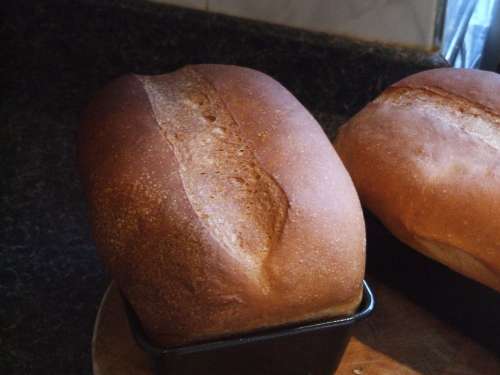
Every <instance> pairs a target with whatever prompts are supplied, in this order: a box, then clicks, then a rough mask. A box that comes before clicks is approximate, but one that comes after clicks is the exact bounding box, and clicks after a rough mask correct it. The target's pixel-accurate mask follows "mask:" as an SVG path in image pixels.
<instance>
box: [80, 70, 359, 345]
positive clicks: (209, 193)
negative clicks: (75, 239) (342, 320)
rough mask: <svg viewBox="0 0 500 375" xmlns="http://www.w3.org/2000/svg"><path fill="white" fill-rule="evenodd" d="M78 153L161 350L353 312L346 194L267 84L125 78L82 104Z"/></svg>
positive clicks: (234, 75)
mask: <svg viewBox="0 0 500 375" xmlns="http://www.w3.org/2000/svg"><path fill="white" fill-rule="evenodd" d="M79 150H80V161H81V170H82V175H83V177H84V181H85V184H86V190H87V193H88V196H89V203H90V209H91V219H92V222H93V229H94V237H95V239H96V242H97V246H98V250H99V252H100V254H101V256H102V257H103V259H104V261H105V263H106V265H107V266H108V268H109V269H110V272H111V274H112V276H113V277H114V278H115V279H116V281H117V283H118V285H119V286H120V288H121V289H122V291H123V292H124V294H125V295H126V296H127V298H128V299H129V301H130V302H131V304H132V306H133V307H134V309H135V310H136V312H137V313H138V315H139V318H140V319H141V322H142V324H143V325H144V327H145V329H146V332H147V333H148V334H149V335H150V337H152V338H153V339H154V340H156V341H157V342H158V343H161V344H164V345H178V344H182V343H185V342H193V341H198V340H203V339H207V338H210V337H217V336H223V335H227V334H234V333H239V332H247V331H250V330H254V329H261V328H265V327H270V326H277V325H282V324H289V323H291V322H297V321H301V320H309V319H315V318H322V317H327V316H333V315H339V314H346V313H349V312H351V311H352V310H353V309H354V308H355V307H356V306H357V305H358V303H359V300H360V297H361V281H362V278H363V274H364V247H365V234H364V223H363V218H362V213H361V209H360V205H359V201H358V199H357V195H356V192H355V190H354V187H353V185H352V182H351V180H350V178H349V176H348V174H347V172H346V171H345V169H344V167H343V165H342V163H341V162H340V160H339V158H338V157H337V155H336V153H335V151H334V150H333V148H332V146H331V145H330V143H329V141H328V139H327V137H326V136H325V134H324V133H323V131H322V129H321V128H320V126H319V125H318V124H317V123H316V122H315V121H314V119H313V118H312V116H311V115H310V114H309V113H308V112H307V111H306V110H305V109H304V108H303V107H302V106H301V105H300V103H299V102H298V101H297V100H296V99H295V98H294V97H293V96H292V95H291V94H290V93H289V92H288V91H287V90H286V89H284V88H283V87H282V86H281V85H279V84H278V83H277V82H276V81H274V80H272V79H271V78H269V77H268V76H266V75H264V74H262V73H259V72H256V71H254V70H250V69H245V68H240V67H234V66H220V65H199V66H189V67H186V68H183V69H180V70H178V71H176V72H174V73H171V74H166V75H160V76H127V77H124V78H121V79H119V80H117V81H115V82H114V83H112V84H111V85H110V86H108V87H107V88H106V89H105V90H104V91H103V92H102V93H101V94H100V95H99V96H98V97H97V98H96V99H95V100H94V101H93V103H92V104H91V106H90V108H89V111H88V114H87V117H86V119H85V121H84V124H83V126H82V130H81V134H80V147H79Z"/></svg>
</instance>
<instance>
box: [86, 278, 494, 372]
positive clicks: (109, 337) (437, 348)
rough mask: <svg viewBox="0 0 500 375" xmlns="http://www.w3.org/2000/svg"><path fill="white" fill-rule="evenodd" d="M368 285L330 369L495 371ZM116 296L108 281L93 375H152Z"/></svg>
mask: <svg viewBox="0 0 500 375" xmlns="http://www.w3.org/2000/svg"><path fill="white" fill-rule="evenodd" d="M370 286H371V287H372V289H374V292H375V296H376V299H377V307H376V310H375V313H374V314H373V315H372V316H370V317H369V318H368V319H367V320H365V321H364V322H362V323H360V324H358V325H357V326H356V327H355V328H354V332H353V337H352V338H351V340H350V342H349V344H348V346H347V349H346V352H345V354H344V356H343V358H342V361H341V364H340V366H339V369H338V370H337V372H336V374H340V375H379V374H380V375H382V374H383V375H391V374H398V375H399V374H403V375H406V374H408V375H410V374H412V375H413V374H426V375H427V374H429V375H431V374H432V375H434V374H439V375H499V374H500V359H499V358H498V357H497V355H496V354H494V353H493V352H491V351H488V350H487V349H486V348H484V347H482V346H481V345H479V344H478V343H477V342H475V341H473V340H472V339H470V338H468V337H466V336H464V335H462V334H461V333H460V332H459V331H457V330H456V329H455V328H454V327H452V326H451V325H448V324H447V323H446V322H443V321H440V320H438V319H437V318H436V317H434V316H433V315H432V314H431V313H429V312H427V311H426V310H424V309H422V308H421V307H420V306H419V305H417V304H415V303H414V302H412V301H411V300H409V299H408V298H406V297H405V296H404V295H402V294H401V293H399V292H398V291H395V290H393V289H391V288H390V287H388V286H387V285H385V284H384V283H383V282H380V281H376V280H371V282H370ZM120 298H121V297H120V295H119V293H118V291H117V289H116V288H115V287H114V286H113V284H112V285H111V286H110V287H109V288H108V290H107V292H106V294H105V295H104V297H103V300H102V303H101V306H100V309H99V312H98V315H97V319H96V323H95V328H94V336H93V340H92V359H93V368H94V375H153V371H152V369H151V365H150V363H149V361H148V358H147V357H146V356H145V354H144V353H143V352H141V350H140V349H139V348H138V347H137V346H136V345H135V343H134V341H133V338H132V336H131V333H130V330H129V327H128V323H127V320H126V316H125V312H124V310H123V306H122V301H121V299H120ZM207 375H212V374H207ZM214 375H215V374H214ZM256 375H257V374H256Z"/></svg>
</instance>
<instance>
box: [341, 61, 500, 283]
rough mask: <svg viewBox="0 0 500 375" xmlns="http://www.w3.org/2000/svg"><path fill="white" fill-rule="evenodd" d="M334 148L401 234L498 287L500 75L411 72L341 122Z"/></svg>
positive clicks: (372, 205)
mask: <svg viewBox="0 0 500 375" xmlns="http://www.w3.org/2000/svg"><path fill="white" fill-rule="evenodd" d="M335 148H336V150H337V152H338V153H339V155H340V157H341V159H342V160H343V162H344V164H345V166H346V168H347V170H348V171H349V173H350V175H351V177H352V178H353V181H354V184H355V186H356V188H357V191H358V193H359V195H360V198H361V202H362V204H363V205H366V207H368V208H369V209H370V210H371V211H372V212H373V213H374V214H375V215H376V216H378V218H379V219H380V220H381V221H382V222H383V223H384V224H385V226H386V227H387V228H388V229H389V230H390V231H391V232H392V233H393V234H394V235H395V236H396V237H398V238H399V239H400V240H402V241H403V242H405V243H407V244H408V245H410V246H411V247H413V248H415V249H416V250H418V251H420V252H422V253H423V254H425V255H427V256H429V257H431V258H433V259H435V260H437V261H439V262H441V263H443V264H445V265H447V266H448V267H450V268H451V269H453V270H455V271H457V272H460V273H462V274H463V275H466V276H468V277H471V278H473V279H475V280H477V281H479V282H481V283H483V284H485V285H488V286H490V287H491V288H494V289H496V290H498V291H500V75H498V74H495V73H491V72H485V71H478V70H463V69H452V68H445V69H435V70H430V71H426V72H422V73H418V74H415V75H413V76H410V77H408V78H406V79H403V80H402V81H400V82H398V83H396V84H395V85H393V86H391V87H390V88H388V89H387V90H385V91H384V92H383V93H382V94H381V95H380V96H379V97H378V98H377V99H376V100H375V101H373V102H372V103H370V104H369V105H367V106H366V107H365V108H364V109H363V110H362V111H361V112H359V113H358V114H357V115H356V116H354V117H353V118H352V119H351V120H350V121H349V122H348V123H347V124H345V125H344V126H343V127H342V128H341V129H340V131H339V134H338V136H337V138H336V140H335Z"/></svg>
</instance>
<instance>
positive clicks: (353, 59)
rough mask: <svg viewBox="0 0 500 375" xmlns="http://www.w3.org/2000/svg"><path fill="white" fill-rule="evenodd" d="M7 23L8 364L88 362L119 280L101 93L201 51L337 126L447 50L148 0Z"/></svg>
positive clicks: (83, 367) (0, 350)
mask: <svg viewBox="0 0 500 375" xmlns="http://www.w3.org/2000/svg"><path fill="white" fill-rule="evenodd" d="M2 8H3V15H4V16H5V18H4V21H5V22H4V23H3V24H2V25H1V26H0V27H1V31H0V32H1V35H0V36H1V39H0V40H2V50H3V52H4V54H3V58H2V63H1V65H0V68H1V77H2V85H1V87H2V93H3V95H2V96H1V108H0V110H1V112H0V113H1V125H0V140H2V147H1V151H0V157H1V158H0V163H1V170H2V172H3V174H2V176H1V185H0V186H1V192H2V194H1V200H0V212H1V217H0V340H1V341H0V374H90V373H91V360H90V340H91V334H92V325H93V321H94V318H95V313H96V310H97V305H98V302H99V299H100V296H101V294H102V292H103V291H104V288H105V286H106V283H107V279H106V277H105V275H104V272H103V270H102V268H101V265H100V263H99V262H98V260H97V258H96V255H95V250H94V245H93V242H92V240H91V237H90V233H89V227H88V224H87V218H86V214H85V204H84V201H83V195H82V192H81V189H80V184H79V180H78V177H77V174H76V171H75V168H74V164H75V158H74V156H75V143H74V138H75V133H76V129H77V127H78V123H79V116H80V114H81V111H82V109H83V108H84V106H85V104H86V103H87V102H88V100H89V97H90V96H91V95H92V93H94V92H95V91H96V90H97V89H98V88H99V87H100V86H102V85H103V84H104V83H105V82H107V81H109V80H110V79H112V78H114V77H117V76H119V75H121V74H124V73H127V72H137V73H142V74H152V73H161V72H168V71H171V70H174V69H176V68H178V67H181V66H183V65H185V64H190V63H226V64H239V65H244V66H248V67H253V68H255V69H259V70H262V71H264V72H266V73H268V74H270V75H271V76H273V77H274V78H276V79H277V80H279V81H280V82H282V83H283V84H284V85H285V86H286V87H287V88H288V89H290V91H292V92H293V94H295V95H296V96H297V97H298V98H299V100H300V101H301V102H302V103H303V104H304V105H305V106H306V107H307V108H308V109H309V110H310V111H311V112H312V113H313V115H314V116H315V117H316V118H317V119H318V121H319V122H320V123H321V124H322V125H323V126H324V128H325V129H326V130H327V132H328V133H329V135H331V136H332V135H333V134H334V132H335V129H336V127H337V126H338V125H339V124H340V123H342V122H343V121H344V120H345V119H346V118H347V117H348V116H350V115H352V114H353V113H355V112H356V111H357V110H358V109H359V108H361V107H362V106H363V105H364V104H365V103H366V102H367V101H368V100H369V99H371V98H372V97H374V96H375V95H376V94H377V93H378V92H380V91H381V90H382V89H383V88H384V87H386V86H387V85H389V84H390V83H392V82H394V81H397V80H398V79H400V78H402V77H404V76H407V75H409V74H411V73H414V72H416V71H420V70H423V69H429V68H432V67H436V66H439V65H442V64H443V62H442V60H441V59H440V58H439V57H437V56H428V55H423V54H420V53H419V52H414V51H408V50H404V49H388V48H384V47H381V46H378V45H373V44H362V43H354V42H352V41H348V40H343V39H336V38H332V37H329V36H326V35H318V34H314V35H311V34H305V33H303V32H299V31H293V30H289V29H286V28H281V27H270V26H268V25H260V24H256V23H251V22H241V21H239V20H234V19H229V18H227V17H222V16H214V15H206V14H201V13H197V12H193V11H187V10H180V9H175V8H164V7H162V6H158V5H154V4H143V3H141V2H139V1H135V2H134V1H97V0H95V1H83V0H79V1H77V0H73V1H46V2H43V3H42V2H35V1H6V2H5V1H4V2H2Z"/></svg>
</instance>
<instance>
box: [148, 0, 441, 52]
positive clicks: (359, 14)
mask: <svg viewBox="0 0 500 375" xmlns="http://www.w3.org/2000/svg"><path fill="white" fill-rule="evenodd" d="M152 1H155V2H162V3H167V4H173V5H179V6H185V7H190V8H195V9H201V10H206V11H210V12H216V13H223V14H227V15H231V16H238V17H244V18H249V19H254V20H258V21H266V22H271V23H276V24H280V25H287V26H291V27H297V28H301V29H306V30H312V31H320V32H326V33H330V34H337V35H346V36H351V37H355V38H360V39H364V40H375V41H382V42H389V43H396V44H403V45H409V46H419V47H422V48H425V49H436V48H437V47H438V44H439V37H440V30H439V29H440V26H439V24H440V18H441V17H440V16H441V11H442V9H443V7H444V3H445V0H152Z"/></svg>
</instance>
